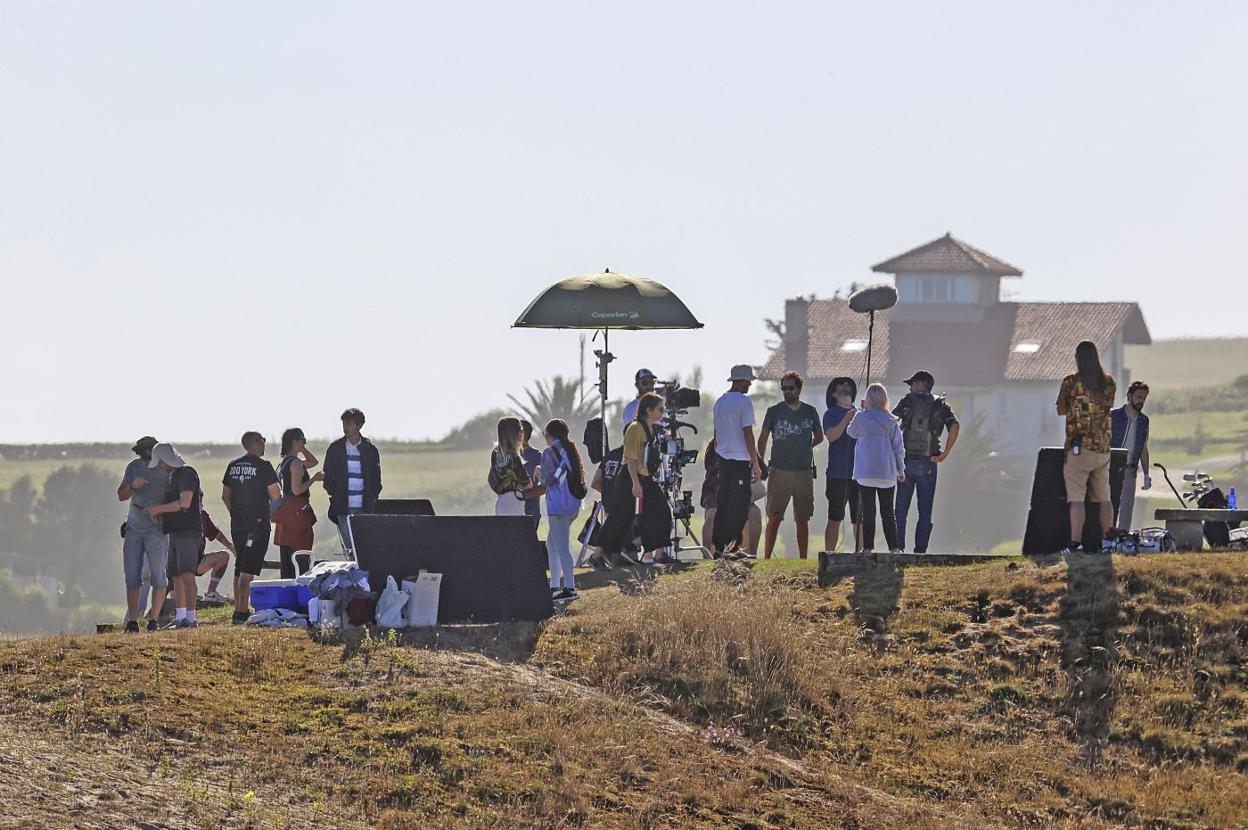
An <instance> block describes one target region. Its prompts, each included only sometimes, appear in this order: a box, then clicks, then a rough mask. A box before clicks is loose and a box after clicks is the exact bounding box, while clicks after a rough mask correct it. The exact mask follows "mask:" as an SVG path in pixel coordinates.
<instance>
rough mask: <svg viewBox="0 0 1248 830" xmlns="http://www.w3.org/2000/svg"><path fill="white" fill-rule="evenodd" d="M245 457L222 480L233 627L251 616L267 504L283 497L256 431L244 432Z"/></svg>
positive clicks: (266, 527)
mask: <svg viewBox="0 0 1248 830" xmlns="http://www.w3.org/2000/svg"><path fill="white" fill-rule="evenodd" d="M242 443H243V450H244V454H243V455H242V456H240V457H238V458H236V459H234V460H233V461H231V462H230V463H229V466H227V467H226V468H225V475H224V476H222V478H221V501H223V502H225V509H226V510H227V511H228V512H229V514H230V538H232V539H233V540H234V550H235V551H236V554H235V557H234V616H233V617H232V621H233V622H234V624H235V625H237V624H239V623H245V622H247V618H248V617H249V616H251V612H250V610H249V606H250V602H251V580H252V579H254V578H255V577H257V576H259V575H260V571H261V570H262V569H263V568H264V555H265V553H267V552H268V550H269V502H270V501H272V500H273V499H276V498H278V497H279V496H280V495H281V494H282V487H281V484H280V483H279V482H278V479H277V471H276V470H274V469H273V465H272V464H270V463H269V462H268V461H265V460H264V458H263V455H264V446H265V439H264V436H263V435H261V434H260V433H258V432H252V431H248V432H244V433H243V441H242Z"/></svg>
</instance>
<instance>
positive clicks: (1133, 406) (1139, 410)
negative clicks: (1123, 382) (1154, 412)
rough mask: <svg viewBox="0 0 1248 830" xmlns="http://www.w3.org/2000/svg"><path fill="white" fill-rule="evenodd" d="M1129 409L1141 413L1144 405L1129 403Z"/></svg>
mask: <svg viewBox="0 0 1248 830" xmlns="http://www.w3.org/2000/svg"><path fill="white" fill-rule="evenodd" d="M1131 408H1132V409H1134V410H1135V411H1136V412H1143V411H1144V404H1142V403H1136V402H1135V401H1131Z"/></svg>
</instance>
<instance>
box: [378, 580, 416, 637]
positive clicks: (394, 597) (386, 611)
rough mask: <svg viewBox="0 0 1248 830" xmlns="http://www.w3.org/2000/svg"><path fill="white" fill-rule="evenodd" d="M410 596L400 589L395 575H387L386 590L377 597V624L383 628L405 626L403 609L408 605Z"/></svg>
mask: <svg viewBox="0 0 1248 830" xmlns="http://www.w3.org/2000/svg"><path fill="white" fill-rule="evenodd" d="M407 600H408V596H407V594H405V593H404V592H403V591H400V590H399V586H398V585H397V584H396V583H395V581H394V577H392V576H388V577H386V587H385V590H383V591H382V592H381V596H380V597H378V599H377V624H378V625H379V626H381V627H382V628H403V626H404V624H405V621H404V619H403V609H405V608H406V607H407Z"/></svg>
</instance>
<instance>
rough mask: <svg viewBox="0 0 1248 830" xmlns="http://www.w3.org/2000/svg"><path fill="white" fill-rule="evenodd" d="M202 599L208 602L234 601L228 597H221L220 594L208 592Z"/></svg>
mask: <svg viewBox="0 0 1248 830" xmlns="http://www.w3.org/2000/svg"><path fill="white" fill-rule="evenodd" d="M203 598H204V599H205V600H207V601H208V602H233V601H234V600H232V599H230V598H229V597H223V596H221V593H220V592H219V591H208V592H207V593H205V594H204V596H203Z"/></svg>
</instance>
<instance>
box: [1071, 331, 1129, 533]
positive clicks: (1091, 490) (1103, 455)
mask: <svg viewBox="0 0 1248 830" xmlns="http://www.w3.org/2000/svg"><path fill="white" fill-rule="evenodd" d="M1075 367H1076V372H1075V373H1074V374H1073V375H1067V376H1066V377H1065V379H1063V380H1062V387H1061V389H1060V391H1058V393H1057V414H1058V415H1061V416H1063V417H1065V418H1066V445H1065V447H1066V463H1065V466H1064V467H1063V470H1062V477H1063V478H1064V479H1065V481H1066V501H1067V503H1068V504H1069V505H1070V539H1071V541H1070V546H1069V547H1068V548H1067V550H1068V551H1081V550H1083V542H1082V538H1083V525H1084V522H1085V520H1086V511H1085V510H1084V504H1083V503H1084V500H1085V499H1087V500H1089V501H1092V502H1094V503H1096V505H1097V507H1098V510H1099V512H1100V524H1101V533H1102V534H1105V533H1108V532H1109V531H1110V530H1111V529H1112V528H1113V526H1114V505H1113V502H1112V501H1111V499H1110V495H1109V450H1110V447H1112V446H1113V425H1112V424H1113V418H1112V417H1111V415H1110V409H1111V408H1112V407H1113V405H1114V395H1115V393H1116V392H1117V389H1116V388H1115V384H1114V379H1113V378H1112V377H1110V376H1109V374H1107V373H1106V371H1105V369H1104V368H1103V367H1102V366H1101V356H1100V354H1098V353H1097V350H1096V344H1095V343H1093V342H1092V341H1090V340H1084V341H1083V342H1082V343H1080V344H1079V345H1078V346H1076V347H1075ZM1095 552H1096V553H1100V551H1095Z"/></svg>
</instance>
